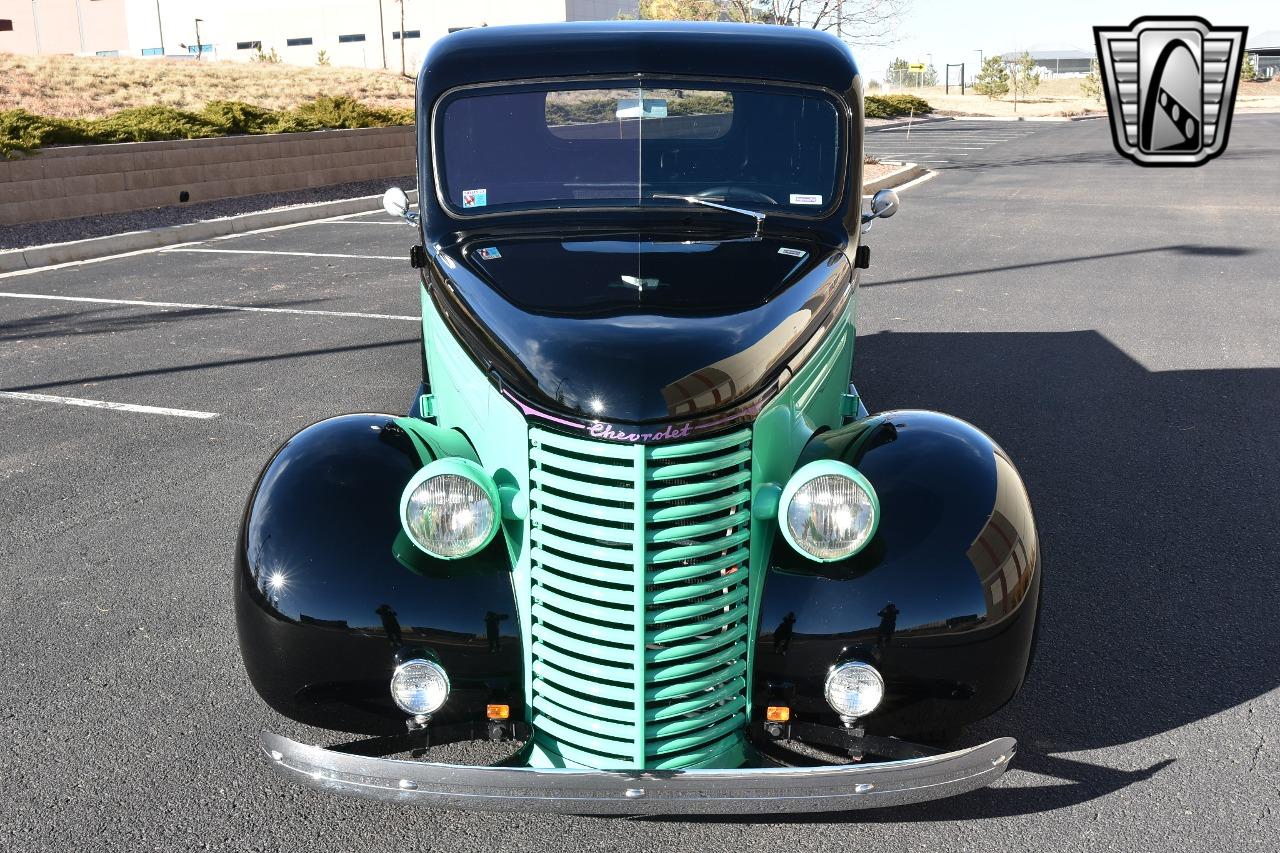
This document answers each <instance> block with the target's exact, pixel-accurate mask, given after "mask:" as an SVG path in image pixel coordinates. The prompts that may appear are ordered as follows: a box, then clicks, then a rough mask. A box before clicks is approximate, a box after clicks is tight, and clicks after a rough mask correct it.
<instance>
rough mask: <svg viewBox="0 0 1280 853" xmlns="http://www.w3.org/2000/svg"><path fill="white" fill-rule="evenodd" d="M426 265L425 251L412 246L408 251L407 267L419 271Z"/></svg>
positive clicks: (419, 247) (420, 247)
mask: <svg viewBox="0 0 1280 853" xmlns="http://www.w3.org/2000/svg"><path fill="white" fill-rule="evenodd" d="M426 265H427V251H426V249H424V248H422V246H414V247H413V248H412V249H410V250H409V266H411V267H413V268H414V269H415V270H420V269H422V268H423V267H425V266H426Z"/></svg>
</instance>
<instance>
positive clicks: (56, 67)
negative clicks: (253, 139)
mask: <svg viewBox="0 0 1280 853" xmlns="http://www.w3.org/2000/svg"><path fill="white" fill-rule="evenodd" d="M319 95H349V96H350V97H353V98H355V99H357V100H359V101H361V102H363V103H364V104H366V105H368V106H371V107H399V108H402V109H412V108H413V81H412V80H407V79H405V78H404V77H401V76H400V75H399V74H398V73H394V72H390V71H382V70H366V69H360V68H299V67H298V66H294V65H284V64H280V65H272V64H266V63H241V62H208V61H201V62H194V61H165V60H145V59H125V58H108V57H79V56H19V55H16V54H10V53H0V108H3V109H25V110H28V111H30V112H33V113H36V114H38V115H48V116H57V117H59V118H100V117H102V116H105V115H108V114H110V113H113V112H116V111H118V110H122V109H128V108H131V107H145V106H153V105H157V104H158V105H163V106H171V107H176V108H178V109H184V110H200V109H201V108H203V107H204V105H205V104H206V103H208V102H209V101H215V100H231V101H244V102H247V103H251V104H254V105H257V106H261V107H268V108H271V109H288V108H291V107H295V106H297V105H298V104H300V103H303V102H305V101H310V100H312V99H314V98H316V97H317V96H319Z"/></svg>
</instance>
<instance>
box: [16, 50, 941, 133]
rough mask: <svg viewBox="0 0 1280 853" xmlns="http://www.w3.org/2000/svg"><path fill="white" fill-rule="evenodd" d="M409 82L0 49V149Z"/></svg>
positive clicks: (903, 108)
mask: <svg viewBox="0 0 1280 853" xmlns="http://www.w3.org/2000/svg"><path fill="white" fill-rule="evenodd" d="M413 91H414V83H413V81H412V80H410V79H408V78H406V77H404V76H402V75H400V74H398V73H394V72H389V71H382V70H367V69H355V68H330V67H317V68H298V67H296V66H290V65H283V64H277V63H271V62H254V63H239V62H158V61H147V60H137V59H116V58H102V57H72V56H54V57H29V56H16V55H13V54H0V104H3V105H4V106H5V107H6V109H4V110H0V156H5V157H12V156H14V155H15V154H17V153H20V152H29V151H32V150H35V149H38V148H42V147H45V146H49V145H91V144H95V143H110V142H147V141H157V140H168V139H199V138H205V137H212V136H230V135H235V134H246V133H250V134H256V133H292V132H299V131H310V130H332V129H348V128H360V127H390V126H395V125H411V124H413V120H414V113H413ZM317 93H324V94H323V95H318V94H317ZM866 110H867V115H868V116H870V117H872V118H881V119H883V118H891V117H894V116H905V115H910V114H912V113H915V114H916V115H920V114H924V113H927V112H929V104H927V103H926V102H924V101H923V100H921V99H920V98H917V97H915V96H912V95H886V96H883V97H879V96H874V95H872V96H868V97H867V100H866Z"/></svg>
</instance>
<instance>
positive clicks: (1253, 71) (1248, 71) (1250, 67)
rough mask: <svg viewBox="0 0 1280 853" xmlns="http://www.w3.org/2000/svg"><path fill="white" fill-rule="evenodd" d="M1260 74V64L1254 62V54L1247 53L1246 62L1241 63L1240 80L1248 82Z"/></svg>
mask: <svg viewBox="0 0 1280 853" xmlns="http://www.w3.org/2000/svg"><path fill="white" fill-rule="evenodd" d="M1257 76H1258V66H1256V65H1254V64H1253V54H1252V53H1246V54H1245V55H1244V62H1241V63H1240V82H1242V83H1247V82H1248V81H1250V80H1252V79H1253V78H1254V77H1257Z"/></svg>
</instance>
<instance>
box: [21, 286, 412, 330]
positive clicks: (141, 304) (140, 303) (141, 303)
mask: <svg viewBox="0 0 1280 853" xmlns="http://www.w3.org/2000/svg"><path fill="white" fill-rule="evenodd" d="M0 297H4V298H9V299H47V300H50V301H53V302H97V303H102V304H105V305H129V306H134V307H138V308H195V309H197V310H203V311H249V312H252V313H255V314H303V315H311V316H318V317H363V318H366V319H370V320H412V321H413V322H415V323H419V322H421V321H422V318H421V317H415V316H410V315H408V314H366V313H364V312H361V311H321V310H319V309H316V308H262V307H258V306H255V305H201V304H199V303H194V302H149V301H146V300H142V299H104V298H102V297H99V296H56V295H52V294H48V293H8V292H4V291H0Z"/></svg>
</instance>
